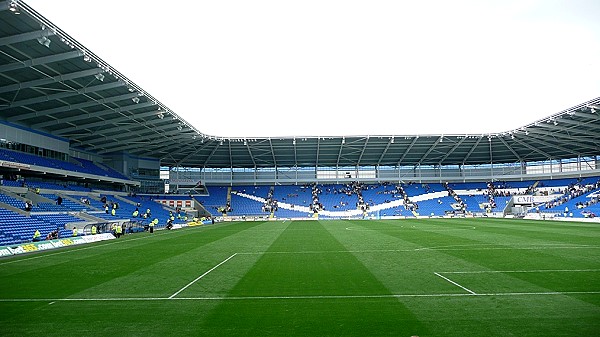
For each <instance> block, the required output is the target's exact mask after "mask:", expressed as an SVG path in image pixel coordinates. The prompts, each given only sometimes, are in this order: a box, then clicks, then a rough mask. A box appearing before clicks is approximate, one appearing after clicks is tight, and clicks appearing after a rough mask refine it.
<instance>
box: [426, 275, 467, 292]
mask: <svg viewBox="0 0 600 337" xmlns="http://www.w3.org/2000/svg"><path fill="white" fill-rule="evenodd" d="M434 274H435V275H437V276H439V277H441V278H443V279H444V280H446V281H448V282H450V283H452V284H454V285H455V286H457V287H459V288H461V289H463V290H464V291H466V292H468V293H470V294H471V295H477V293H476V292H474V291H472V290H470V289H469V288H466V287H463V286H461V285H460V284H458V283H456V282H454V281H452V280H451V279H449V278H447V277H445V276H443V275H440V273H434Z"/></svg>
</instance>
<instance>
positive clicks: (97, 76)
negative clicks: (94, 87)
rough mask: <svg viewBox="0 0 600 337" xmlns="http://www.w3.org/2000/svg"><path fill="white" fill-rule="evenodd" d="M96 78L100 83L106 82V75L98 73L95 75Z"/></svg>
mask: <svg viewBox="0 0 600 337" xmlns="http://www.w3.org/2000/svg"><path fill="white" fill-rule="evenodd" d="M94 77H95V78H96V79H97V80H98V81H100V82H102V81H104V74H102V73H98V74H96V75H94Z"/></svg>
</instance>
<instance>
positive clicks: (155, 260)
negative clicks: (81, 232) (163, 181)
mask: <svg viewBox="0 0 600 337" xmlns="http://www.w3.org/2000/svg"><path fill="white" fill-rule="evenodd" d="M259 224H260V223H258V222H257V223H243V224H239V225H236V226H235V227H229V228H231V229H235V231H232V230H227V231H220V230H218V229H217V228H216V227H215V228H214V229H213V230H205V229H201V228H190V229H184V230H179V231H170V232H162V231H161V232H156V233H154V234H150V233H142V234H138V235H139V236H138V235H132V236H125V237H124V238H122V239H118V240H120V241H116V240H113V241H112V242H115V244H113V245H110V246H99V247H98V248H97V249H88V250H81V251H77V252H74V253H71V254H62V255H60V256H49V257H48V258H40V259H36V260H35V262H34V261H33V260H24V261H23V262H22V263H19V262H16V263H12V264H7V265H3V266H1V267H0V297H1V298H46V297H49V294H52V296H50V297H69V296H74V297H85V296H90V297H97V296H98V294H102V295H103V296H105V297H110V296H139V295H141V294H140V292H141V293H142V294H153V295H156V294H157V293H161V292H163V291H164V288H165V286H166V284H165V283H161V282H157V279H161V278H162V279H165V277H168V275H177V274H178V272H176V271H175V270H174V269H171V268H167V269H165V268H161V269H159V270H158V271H153V272H152V273H149V272H148V269H149V268H151V266H153V265H159V264H161V263H162V262H164V261H166V260H169V259H171V258H173V257H174V256H185V254H186V253H188V252H190V251H192V250H196V249H198V247H202V246H204V245H207V244H210V243H211V242H215V241H219V240H222V239H224V238H226V237H227V236H230V235H234V234H235V233H237V232H240V231H244V230H247V229H249V228H252V227H254V226H257V225H259ZM207 229H208V228H207ZM155 234H156V235H155ZM145 235H146V236H150V237H149V238H148V239H146V240H133V239H135V238H138V237H142V236H145ZM153 235H155V236H153ZM40 254H52V252H47V253H40ZM217 258H219V257H217ZM211 263H212V261H207V262H206V264H207V265H210V264H211ZM192 279H193V278H192ZM114 283H118V285H114V286H112V284H114ZM86 293H87V295H86ZM165 294H166V293H165Z"/></svg>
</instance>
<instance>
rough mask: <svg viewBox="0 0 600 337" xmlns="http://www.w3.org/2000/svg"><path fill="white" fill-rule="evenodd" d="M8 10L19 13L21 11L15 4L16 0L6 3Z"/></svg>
mask: <svg viewBox="0 0 600 337" xmlns="http://www.w3.org/2000/svg"><path fill="white" fill-rule="evenodd" d="M8 10H9V11H11V12H13V14H16V15H19V14H21V11H19V5H18V4H17V0H10V4H9V5H8Z"/></svg>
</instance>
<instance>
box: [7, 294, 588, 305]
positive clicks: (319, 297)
mask: <svg viewBox="0 0 600 337" xmlns="http://www.w3.org/2000/svg"><path fill="white" fill-rule="evenodd" d="M598 294H600V291H548V292H510V293H480V294H479V293H445V294H383V295H314V296H311V295H306V296H302V295H298V296H293V295H291V296H234V297H175V298H171V297H113V298H3V299H0V303H5V302H128V301H131V302H134V301H140V302H141V301H169V300H170V301H173V300H180V301H243V300H322V299H374V298H436V297H438V298H439V297H490V296H556V295H566V296H568V295H598Z"/></svg>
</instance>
